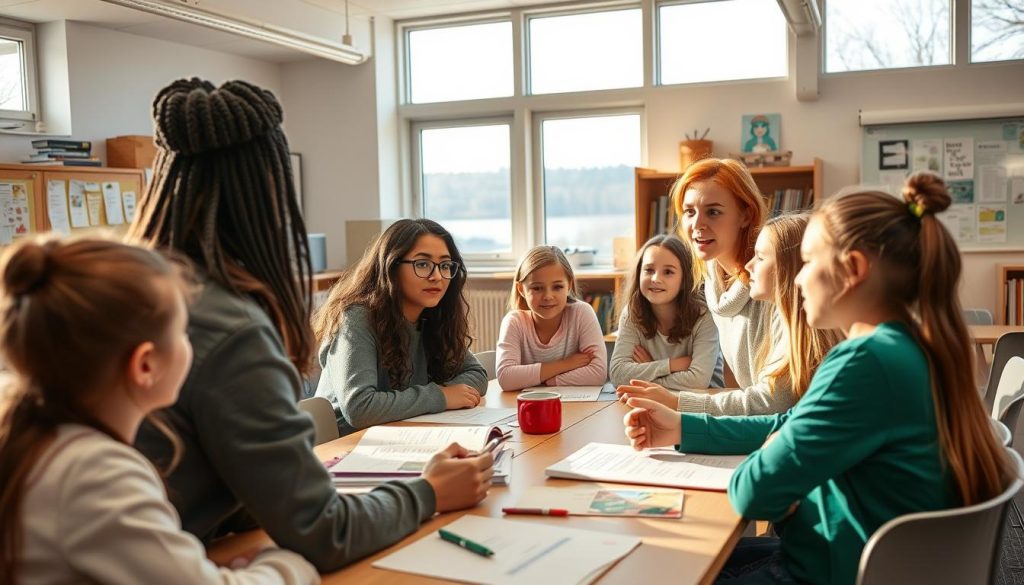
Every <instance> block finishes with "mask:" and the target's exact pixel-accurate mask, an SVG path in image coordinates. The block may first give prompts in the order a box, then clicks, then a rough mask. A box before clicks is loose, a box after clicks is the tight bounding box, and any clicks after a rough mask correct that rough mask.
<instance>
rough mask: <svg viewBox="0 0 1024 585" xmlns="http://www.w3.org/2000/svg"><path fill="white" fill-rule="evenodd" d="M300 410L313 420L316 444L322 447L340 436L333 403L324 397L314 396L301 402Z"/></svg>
mask: <svg viewBox="0 0 1024 585" xmlns="http://www.w3.org/2000/svg"><path fill="white" fill-rule="evenodd" d="M299 410H301V411H303V412H305V413H307V414H309V416H310V417H312V418H313V429H314V430H315V431H316V439H315V441H316V444H317V445H322V444H323V443H326V442H328V441H333V440H334V439H337V438H338V436H339V433H338V419H337V418H335V416H334V407H333V406H331V401H330V400H327V399H326V398H324V397H323V396H314V397H312V398H306V399H305V400H300V401H299Z"/></svg>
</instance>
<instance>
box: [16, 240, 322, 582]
mask: <svg viewBox="0 0 1024 585" xmlns="http://www.w3.org/2000/svg"><path fill="white" fill-rule="evenodd" d="M0 271H2V274H3V276H2V279H3V292H2V296H0V350H2V352H3V358H4V360H5V361H6V362H7V364H8V365H9V367H10V368H11V369H13V371H14V373H15V378H16V382H15V384H16V387H15V390H14V393H13V395H12V396H11V397H10V400H9V402H8V403H7V404H5V405H2V407H0V412H3V415H2V418H0V477H3V481H2V482H0V551H2V554H0V582H3V583H8V584H12V585H16V584H18V583H35V584H47V583H54V584H57V583H85V582H88V583H172V582H174V583H267V584H270V583H281V582H282V579H283V581H284V582H286V583H319V581H320V580H319V577H318V576H317V573H316V571H315V570H314V569H313V567H312V566H311V565H310V564H309V563H307V562H306V561H305V560H303V559H302V557H300V556H299V555H297V554H295V553H292V552H288V551H283V550H272V551H266V552H264V553H262V554H260V555H258V556H256V558H255V559H254V560H253V561H252V562H251V564H250V565H249V566H248V567H247V568H245V569H242V570H239V571H234V572H232V571H230V570H228V569H218V568H217V567H216V566H215V565H214V564H213V563H212V562H210V561H209V560H207V558H206V551H205V550H204V548H203V545H202V543H201V542H200V541H199V540H198V539H197V538H196V537H194V536H192V535H191V534H188V533H187V532H184V531H183V530H182V529H181V523H180V521H179V519H178V515H177V514H176V513H175V511H174V508H173V507H172V506H171V504H170V502H168V501H167V495H166V492H165V491H164V484H163V482H162V480H161V479H160V477H159V475H158V474H157V472H156V470H155V469H154V468H153V466H152V464H150V463H149V461H147V460H146V458H145V457H143V456H142V454H140V453H139V452H137V451H136V450H135V449H133V448H132V447H131V443H132V441H133V440H134V439H135V435H136V433H137V431H138V429H139V425H140V424H141V423H142V421H143V419H144V418H145V417H147V416H148V415H149V413H151V412H152V411H154V410H156V409H158V408H161V407H164V406H168V405H170V404H172V403H173V402H174V400H175V399H176V398H177V396H178V391H179V389H180V388H181V383H182V382H183V381H184V380H185V375H186V374H187V373H188V370H189V365H190V364H191V363H192V346H191V344H190V343H189V339H188V335H187V334H186V330H185V327H186V325H187V322H188V310H187V308H186V287H185V283H184V281H183V279H182V278H181V276H180V275H179V272H178V271H177V270H176V269H175V268H174V267H173V266H172V265H171V264H170V263H168V262H167V261H166V260H164V259H163V258H161V257H160V256H159V255H157V254H156V253H154V252H151V251H149V250H144V249H142V248H135V247H131V246H127V245H124V244H120V243H116V242H111V241H104V240H95V239H91V240H89V239H86V240H77V241H69V242H61V241H57V240H52V241H46V242H43V241H26V242H23V243H21V244H18V245H16V246H15V247H14V248H12V249H10V250H9V251H8V252H7V254H5V258H4V259H3V262H2V267H0Z"/></svg>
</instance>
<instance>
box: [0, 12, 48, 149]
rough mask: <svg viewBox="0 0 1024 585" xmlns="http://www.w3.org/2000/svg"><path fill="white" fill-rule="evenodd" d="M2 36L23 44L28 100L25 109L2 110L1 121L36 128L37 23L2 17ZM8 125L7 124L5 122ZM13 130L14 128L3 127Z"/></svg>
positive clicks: (37, 110)
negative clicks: (19, 123)
mask: <svg viewBox="0 0 1024 585" xmlns="http://www.w3.org/2000/svg"><path fill="white" fill-rule="evenodd" d="M0 38H5V39H10V40H13V41H19V42H20V43H21V46H22V70H21V75H22V87H24V88H25V99H26V101H27V102H28V103H27V104H26V106H27V107H26V109H25V110H0V122H12V121H13V122H21V123H23V124H22V126H26V125H27V126H28V127H27V128H23V129H24V130H30V131H34V130H35V122H37V121H39V89H38V87H39V86H38V84H37V83H38V82H37V79H38V77H39V76H38V73H39V69H38V65H37V60H36V36H35V25H33V24H31V23H27V22H20V21H16V20H10V19H6V18H0ZM27 123H31V124H27ZM4 126H7V124H4ZM2 129H5V130H11V129H13V128H6V127H5V128H2Z"/></svg>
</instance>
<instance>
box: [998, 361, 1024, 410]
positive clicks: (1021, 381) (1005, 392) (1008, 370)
mask: <svg viewBox="0 0 1024 585" xmlns="http://www.w3.org/2000/svg"><path fill="white" fill-rule="evenodd" d="M1021 386H1024V357H1020V356H1013V357H1011V358H1010V359H1008V360H1006V365H1004V366H1003V371H1002V372H1000V374H999V383H998V384H997V385H996V393H995V396H994V397H993V398H992V418H995V419H998V418H999V417H1001V416H1002V415H1003V412H1004V411H1005V410H1006V407H1007V406H1009V405H1010V401H1011V400H1013V397H1014V396H1015V395H1016V394H1017V392H1018V391H1020V387H1021Z"/></svg>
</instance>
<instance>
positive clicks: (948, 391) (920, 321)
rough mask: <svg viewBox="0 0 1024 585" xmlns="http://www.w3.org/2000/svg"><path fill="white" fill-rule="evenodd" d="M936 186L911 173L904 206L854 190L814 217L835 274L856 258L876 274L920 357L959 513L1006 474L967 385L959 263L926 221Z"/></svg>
mask: <svg viewBox="0 0 1024 585" xmlns="http://www.w3.org/2000/svg"><path fill="white" fill-rule="evenodd" d="M950 202H951V199H950V196H949V192H948V191H947V189H946V185H945V184H944V183H943V182H942V179H940V178H938V177H937V176H935V175H931V174H929V173H916V174H914V175H912V176H911V177H910V178H909V179H907V182H906V185H905V186H904V187H903V200H902V201H901V200H899V199H895V198H893V197H892V196H890V195H888V194H886V193H881V192H878V191H862V192H858V193H852V194H849V195H845V196H842V197H835V198H832V199H830V200H828V201H827V202H826V203H825V204H824V205H823V206H822V207H821V209H819V210H818V211H817V214H816V218H817V220H819V221H820V222H821V226H822V228H823V230H822V231H823V239H824V241H825V243H826V244H828V245H829V246H830V247H831V249H832V251H833V272H834V273H835V274H836V275H839V274H841V273H842V272H843V265H844V263H845V262H846V261H847V259H848V257H849V254H850V253H851V252H852V251H855V250H856V251H859V252H861V253H863V254H865V255H867V256H868V257H869V258H871V259H872V263H873V264H874V265H876V266H878V268H879V269H880V270H882V271H883V274H884V275H885V278H884V279H881V280H882V282H883V283H884V286H885V290H884V291H883V294H882V297H881V298H882V299H884V301H885V302H889V303H890V304H891V305H892V306H891V309H892V310H893V311H895V312H897V313H898V314H899V315H900V320H901V321H902V322H903V324H904V325H906V326H907V328H908V329H909V330H910V332H911V334H912V335H913V337H914V338H915V340H916V341H917V342H918V344H919V345H920V346H921V348H922V349H923V350H924V355H925V357H926V358H927V360H928V370H929V377H930V378H931V387H932V399H933V402H934V404H935V419H936V425H937V427H938V435H939V443H940V445H941V447H942V452H943V454H944V455H945V459H946V461H947V462H948V465H949V467H950V470H951V471H952V475H953V478H954V480H955V483H956V486H957V489H958V491H959V493H960V496H961V497H962V498H963V504H964V505H967V506H969V505H972V504H976V503H978V502H983V501H985V500H988V499H990V498H993V497H995V496H996V495H998V494H999V493H1000V492H1002V488H1003V485H1004V482H1005V475H1004V473H1005V472H1006V470H1008V469H1009V466H1008V461H1007V458H1006V452H1005V451H1004V450H1003V447H1002V446H1001V445H1000V444H999V443H998V442H997V441H996V438H995V435H994V434H993V433H992V426H991V421H990V420H989V416H988V413H987V412H986V411H985V407H984V405H983V404H982V402H981V397H980V396H979V395H978V390H977V388H975V386H974V365H973V364H974V362H973V360H965V359H964V356H969V355H972V352H973V349H972V345H971V342H970V338H969V336H968V334H967V326H966V325H965V324H964V320H963V316H962V313H961V308H960V299H959V297H958V296H957V295H958V290H959V286H958V285H959V284H960V270H961V260H960V251H959V250H958V249H957V245H956V242H955V241H954V239H953V236H951V235H950V234H949V232H948V231H947V230H946V228H945V226H943V225H942V223H941V222H940V221H939V220H938V219H937V218H936V217H935V214H936V213H939V212H941V211H943V210H945V209H946V208H947V207H949V205H950Z"/></svg>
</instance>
